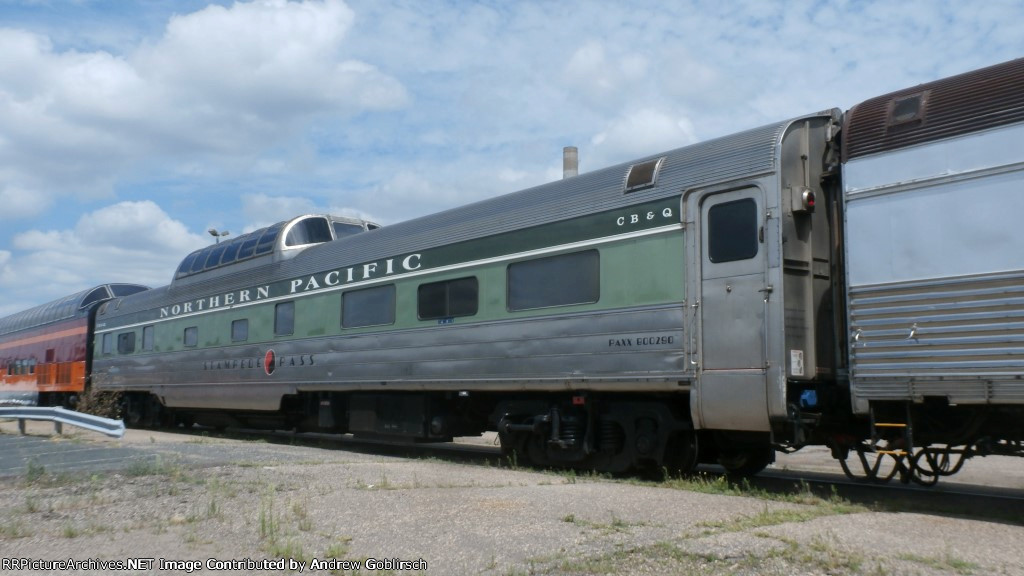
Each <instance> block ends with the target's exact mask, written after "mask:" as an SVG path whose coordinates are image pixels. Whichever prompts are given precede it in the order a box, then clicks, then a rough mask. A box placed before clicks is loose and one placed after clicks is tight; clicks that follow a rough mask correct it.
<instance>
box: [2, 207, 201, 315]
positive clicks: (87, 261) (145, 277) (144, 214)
mask: <svg viewBox="0 0 1024 576" xmlns="http://www.w3.org/2000/svg"><path fill="white" fill-rule="evenodd" d="M207 243H208V240H207V239H206V238H203V237H202V236H200V235H197V234H193V233H190V232H189V231H188V229H187V228H186V227H185V225H184V224H182V223H181V222H179V221H177V220H174V219H173V218H171V217H170V216H168V215H167V213H166V212H164V211H163V209H161V208H160V207H159V206H157V205H156V204H155V203H153V202H150V201H142V202H119V203H117V204H113V205H110V206H106V207H104V208H101V209H98V210H95V211H93V212H89V213H87V214H83V215H82V216H81V217H80V218H79V220H78V222H77V223H76V225H75V227H74V228H72V229H67V230H30V231H27V232H24V233H21V234H19V235H17V236H16V237H15V238H14V243H13V244H14V248H15V252H14V253H12V252H10V251H0V288H2V289H3V290H4V292H5V293H6V299H7V301H8V302H16V303H21V308H27V307H28V305H26V304H24V303H25V302H35V303H40V302H45V301H48V300H52V299H56V298H59V297H61V296H65V295H67V294H72V293H74V292H76V291H78V290H82V289H85V288H87V287H89V286H92V285H95V284H102V283H106V282H133V283H139V284H146V285H149V286H163V285H165V284H167V283H169V282H170V280H171V274H172V273H173V271H174V270H175V269H176V268H177V265H178V264H179V263H180V261H181V259H182V258H184V256H185V255H186V254H188V253H189V252H191V251H192V250H195V249H197V248H200V247H202V246H204V245H206V244H207ZM15 254H16V255H15ZM21 308H17V309H21Z"/></svg>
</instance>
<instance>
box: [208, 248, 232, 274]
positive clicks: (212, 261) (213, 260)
mask: <svg viewBox="0 0 1024 576" xmlns="http://www.w3.org/2000/svg"><path fill="white" fill-rule="evenodd" d="M227 246H228V245H227V244H217V245H216V246H214V248H213V250H210V255H209V256H207V257H206V268H216V267H217V266H220V257H221V255H222V254H224V249H225V248H227Z"/></svg>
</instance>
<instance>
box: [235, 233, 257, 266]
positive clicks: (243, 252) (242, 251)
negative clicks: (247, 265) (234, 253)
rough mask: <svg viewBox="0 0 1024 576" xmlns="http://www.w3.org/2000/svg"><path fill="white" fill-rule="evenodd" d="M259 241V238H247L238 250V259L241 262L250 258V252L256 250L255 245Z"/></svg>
mask: <svg viewBox="0 0 1024 576" xmlns="http://www.w3.org/2000/svg"><path fill="white" fill-rule="evenodd" d="M259 241H260V238H259V236H256V235H252V236H249V237H248V239H247V240H246V241H245V243H243V244H242V247H241V248H239V249H238V259H239V260H242V259H244V258H248V257H250V256H252V252H253V250H255V249H256V244H257V243H259Z"/></svg>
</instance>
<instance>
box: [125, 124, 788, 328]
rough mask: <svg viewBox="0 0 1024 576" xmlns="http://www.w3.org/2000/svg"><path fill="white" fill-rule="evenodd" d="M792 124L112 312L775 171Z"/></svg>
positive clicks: (544, 188)
mask: <svg viewBox="0 0 1024 576" xmlns="http://www.w3.org/2000/svg"><path fill="white" fill-rule="evenodd" d="M792 122H793V121H786V122H781V123H778V124H772V125H769V126H763V127H761V128H756V129H754V130H748V131H745V132H741V133H739V134H734V135H730V136H725V137H722V138H716V139H714V140H709V141H707V142H702V143H699V144H694V145H692V146H687V147H684V148H678V149H676V150H671V151H668V152H664V153H661V154H654V155H651V156H646V157H644V158H639V159H637V160H634V161H631V162H626V163H623V164H619V165H616V166H612V167H609V168H604V169H601V170H595V171H593V172H587V173H583V174H581V175H579V176H576V177H574V178H568V179H564V180H558V181H555V182H551V183H549V184H544V185H541V186H537V187H534V188H528V189H526V190H521V191H519V192H513V193H510V194H506V195H503V196H499V197H496V198H492V199H489V200H484V201H480V202H476V203H473V204H469V205H466V206H461V207H458V208H453V209H450V210H446V211H444V212H439V213H437V214H432V215H429V216H424V217H422V218H417V219H414V220H408V221H406V222H401V223H398V224H392V225H390V226H385V227H384V228H381V229H379V230H373V231H371V232H367V233H364V234H357V235H355V236H351V237H349V238H345V239H343V240H338V241H336V242H330V243H326V244H321V245H318V246H313V247H310V248H308V249H306V250H305V251H303V252H302V253H300V254H298V255H297V256H296V257H295V258H293V259H291V260H288V261H285V262H280V263H277V264H273V265H270V266H268V267H267V268H266V269H259V270H240V271H239V272H238V273H237V274H229V275H224V276H219V277H217V278H216V279H215V280H210V281H196V282H190V283H188V284H187V285H182V286H171V287H169V288H168V289H158V290H155V291H152V293H150V294H147V295H139V296H134V297H130V298H127V299H125V301H124V302H123V304H122V305H121V307H120V309H119V313H128V312H134V311H138V310H145V309H148V308H153V307H156V306H159V305H161V304H166V303H167V302H168V301H169V300H173V301H184V300H189V299H192V298H198V297H201V296H203V295H208V294H215V293H218V292H224V291H227V290H231V289H232V288H236V287H244V286H248V285H250V284H252V283H253V281H254V278H255V279H259V278H268V277H273V278H291V277H299V276H303V275H306V274H312V273H314V272H319V271H323V270H329V269H331V268H338V267H344V266H350V265H355V264H359V263H363V262H369V261H373V260H378V259H382V258H386V257H393V256H397V255H401V254H407V253H410V252H416V251H421V250H426V249H429V248H434V247H437V246H442V245H446V244H452V243H455V242H460V241H465V240H472V239H474V238H481V237H484V236H490V235H493V234H500V233H502V232H509V231H513V230H520V229H523V228H528V227H530V226H536V225H541V224H546V223H551V222H557V221H560V220H565V219H567V218H574V217H577V216H583V215H587V214H593V213H595V212H601V211H604V210H612V209H615V208H618V207H624V206H629V205H633V204H639V203H642V202H646V201H650V200H656V199H659V198H665V197H669V196H672V195H678V194H682V192H683V191H684V190H686V189H688V188H693V187H695V186H703V185H710V184H714V183H719V182H729V181H732V180H737V179H743V178H750V177H753V176H755V175H759V174H765V173H769V172H772V171H774V170H775V169H776V156H777V147H778V144H779V139H780V137H781V134H782V132H783V131H784V130H785V129H786V128H787V127H788V126H789V125H790V124H791V123H792ZM662 156H664V157H665V162H664V165H663V166H662V168H661V171H660V173H659V175H658V180H657V185H656V186H654V187H652V188H650V189H647V190H641V191H637V192H633V193H630V194H624V193H623V183H624V181H625V178H626V173H627V172H628V170H629V167H630V166H632V165H633V164H635V163H637V162H643V161H646V160H651V159H656V158H660V157H662Z"/></svg>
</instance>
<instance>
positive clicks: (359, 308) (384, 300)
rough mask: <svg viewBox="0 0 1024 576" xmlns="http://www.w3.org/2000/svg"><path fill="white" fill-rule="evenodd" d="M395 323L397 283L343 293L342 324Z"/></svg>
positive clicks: (352, 326) (359, 325)
mask: <svg viewBox="0 0 1024 576" xmlns="http://www.w3.org/2000/svg"><path fill="white" fill-rule="evenodd" d="M394 323H395V285H394V284H387V285H385V286H374V287H373V288H364V289H362V290H351V291H349V292H345V293H344V294H342V295H341V326H342V327H343V328H359V327H361V326H383V325H385V324H394Z"/></svg>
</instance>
